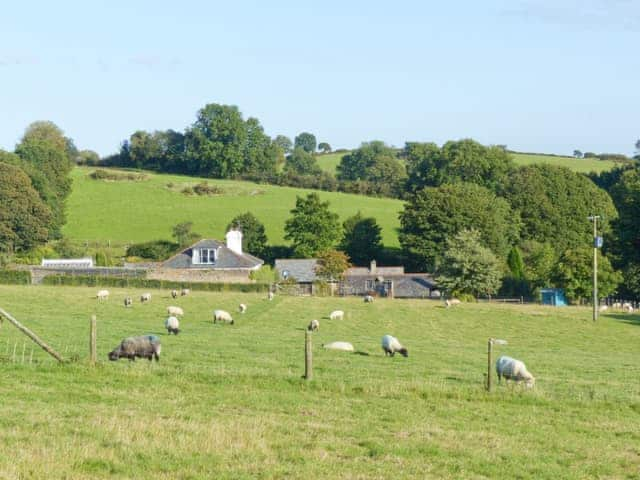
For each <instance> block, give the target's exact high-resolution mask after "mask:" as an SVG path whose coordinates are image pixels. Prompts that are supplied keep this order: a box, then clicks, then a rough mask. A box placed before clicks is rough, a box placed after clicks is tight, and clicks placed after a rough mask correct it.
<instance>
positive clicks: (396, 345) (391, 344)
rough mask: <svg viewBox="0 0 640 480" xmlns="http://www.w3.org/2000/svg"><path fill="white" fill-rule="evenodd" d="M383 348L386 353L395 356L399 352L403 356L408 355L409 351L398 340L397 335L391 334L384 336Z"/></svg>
mask: <svg viewBox="0 0 640 480" xmlns="http://www.w3.org/2000/svg"><path fill="white" fill-rule="evenodd" d="M382 350H384V355H385V356H387V355H390V356H392V357H393V356H394V355H395V354H396V353H399V354H400V355H402V356H403V357H408V356H409V352H408V351H407V349H406V348H405V347H403V346H402V344H401V343H400V342H399V341H398V339H397V338H396V337H392V336H391V335H385V336H384V337H382Z"/></svg>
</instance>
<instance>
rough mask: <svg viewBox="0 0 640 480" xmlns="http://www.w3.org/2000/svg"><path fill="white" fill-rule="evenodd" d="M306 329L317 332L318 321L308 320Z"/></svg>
mask: <svg viewBox="0 0 640 480" xmlns="http://www.w3.org/2000/svg"><path fill="white" fill-rule="evenodd" d="M307 330H309V331H310V332H319V331H320V321H319V320H311V322H309V326H307Z"/></svg>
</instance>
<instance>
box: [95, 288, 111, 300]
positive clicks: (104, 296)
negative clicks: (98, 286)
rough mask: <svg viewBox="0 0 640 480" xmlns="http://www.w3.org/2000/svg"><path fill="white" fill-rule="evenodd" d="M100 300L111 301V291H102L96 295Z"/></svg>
mask: <svg viewBox="0 0 640 480" xmlns="http://www.w3.org/2000/svg"><path fill="white" fill-rule="evenodd" d="M96 298H97V299H98V300H109V290H100V291H99V292H98V293H97V294H96Z"/></svg>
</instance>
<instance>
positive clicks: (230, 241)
mask: <svg viewBox="0 0 640 480" xmlns="http://www.w3.org/2000/svg"><path fill="white" fill-rule="evenodd" d="M225 238H226V239H227V248H228V249H229V250H231V251H232V252H235V253H238V254H240V255H242V232H241V231H240V230H236V229H234V228H232V229H231V230H229V231H228V232H227V234H226V235H225Z"/></svg>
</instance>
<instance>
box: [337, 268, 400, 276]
mask: <svg viewBox="0 0 640 480" xmlns="http://www.w3.org/2000/svg"><path fill="white" fill-rule="evenodd" d="M345 275H347V276H352V275H371V269H370V268H368V267H351V268H349V269H347V271H346V272H345ZM375 275H377V276H383V277H384V276H387V275H404V267H376V273H375Z"/></svg>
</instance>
